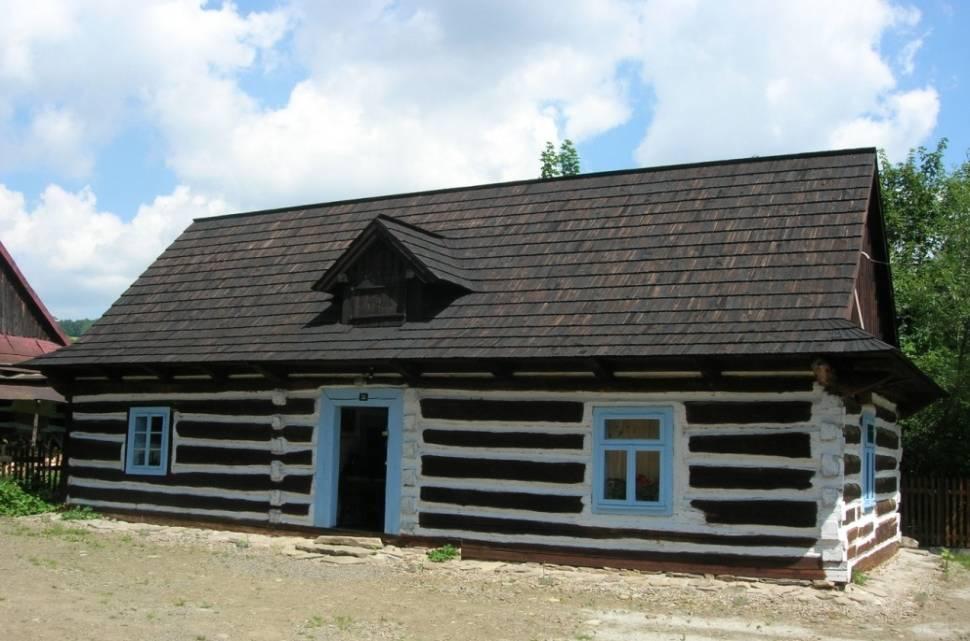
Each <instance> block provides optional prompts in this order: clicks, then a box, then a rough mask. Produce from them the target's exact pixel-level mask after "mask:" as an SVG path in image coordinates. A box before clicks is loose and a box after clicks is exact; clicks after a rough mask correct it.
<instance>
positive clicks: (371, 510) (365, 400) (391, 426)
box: [313, 387, 403, 534]
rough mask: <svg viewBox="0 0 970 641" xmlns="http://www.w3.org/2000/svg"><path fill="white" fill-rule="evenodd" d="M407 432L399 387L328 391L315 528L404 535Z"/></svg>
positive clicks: (322, 409)
mask: <svg viewBox="0 0 970 641" xmlns="http://www.w3.org/2000/svg"><path fill="white" fill-rule="evenodd" d="M402 428H403V394H402V391H401V390H400V389H393V388H367V387H356V388H341V389H330V390H324V392H323V397H322V398H321V402H320V430H319V439H318V442H317V448H318V450H317V466H316V474H315V483H314V508H313V511H314V519H313V523H314V525H316V526H317V527H327V528H333V527H339V528H346V529H357V530H376V531H383V532H385V533H387V534H397V533H398V532H399V531H400V512H401V451H402V443H401V439H402V434H401V431H402Z"/></svg>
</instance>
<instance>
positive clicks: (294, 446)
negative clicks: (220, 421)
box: [176, 434, 314, 454]
mask: <svg viewBox="0 0 970 641" xmlns="http://www.w3.org/2000/svg"><path fill="white" fill-rule="evenodd" d="M183 445H184V446H191V447H218V448H221V449H227V450H256V451H261V452H269V451H271V449H272V446H273V444H272V442H271V441H245V440H229V439H219V438H191V437H187V436H182V435H181V434H179V435H178V441H177V443H176V446H177V447H181V446H183ZM312 449H314V445H313V443H290V442H289V441H287V442H286V444H285V445H284V446H283V451H282V452H278V453H280V454H289V453H290V452H305V451H307V450H312Z"/></svg>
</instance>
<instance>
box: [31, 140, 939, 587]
mask: <svg viewBox="0 0 970 641" xmlns="http://www.w3.org/2000/svg"><path fill="white" fill-rule="evenodd" d="M877 172H878V167H877V160H876V153H875V150H873V149H852V150H843V151H832V152H824V153H806V154H797V155H788V156H774V157H755V158H747V159H740V160H729V161H721V162H705V163H698V164H686V165H676V166H667V167H658V168H647V169H635V170H630V171H616V172H607V173H596V174H586V175H580V176H575V177H565V178H560V179H552V180H527V181H518V182H506V183H500V184H490V185H482V186H476V187H470V188H461V189H443V190H436V191H427V192H421V193H410V194H403V195H394V196H387V197H379V198H362V199H356V200H346V201H340V202H331V203H326V204H317V205H308V206H300V207H287V208H283V209H274V210H268V211H258V212H250V213H242V214H234V215H228V216H221V217H212V218H203V219H199V220H196V221H195V222H193V223H192V224H191V225H190V226H189V227H188V228H187V229H186V230H185V231H184V232H183V233H182V235H181V236H179V237H178V238H177V239H176V240H175V241H174V242H173V243H172V245H171V246H170V247H169V248H168V249H166V250H165V252H164V253H163V254H162V255H161V256H160V257H159V258H158V259H157V260H155V262H154V263H152V264H151V266H150V267H149V268H148V269H147V270H146V271H145V272H144V273H143V274H142V275H141V276H140V277H139V278H138V279H137V281H136V282H135V283H134V284H133V285H132V286H131V287H130V288H129V289H128V290H127V291H126V292H125V293H124V294H123V295H122V296H121V297H120V298H119V299H118V301H117V302H116V303H115V304H114V305H113V306H112V307H111V308H110V310H109V311H108V312H107V313H106V314H105V315H104V317H103V318H102V319H101V320H99V321H98V322H97V323H96V324H95V325H94V326H93V327H92V328H91V329H90V330H89V331H88V332H87V333H86V334H85V335H84V336H83V337H82V339H81V340H79V341H78V342H77V343H75V344H74V345H72V346H70V347H68V348H66V349H62V350H59V351H57V352H54V353H52V354H49V355H45V356H43V357H41V358H39V359H37V360H35V361H34V362H33V364H34V365H35V366H37V367H39V368H40V369H41V370H42V371H43V372H44V373H45V374H46V375H47V376H48V377H49V378H50V379H51V380H52V381H53V382H54V385H55V387H56V388H57V389H58V390H60V391H61V392H62V393H63V394H65V395H66V396H68V397H70V399H71V402H72V416H71V423H70V440H69V445H68V457H69V474H70V479H69V486H68V493H69V500H70V501H71V502H72V503H76V504H80V505H88V506H91V507H93V508H96V509H98V510H102V511H106V512H114V513H119V514H127V515H140V516H141V517H146V516H155V517H164V518H169V519H176V518H177V519H182V520H185V519H189V520H191V521H193V522H196V521H197V522H222V523H232V524H235V526H237V527H251V526H260V527H265V528H270V529H285V528H302V529H314V530H330V529H339V530H352V531H370V532H379V533H383V535H385V536H387V537H394V538H396V539H398V540H404V541H408V540H417V541H442V540H447V541H457V542H460V543H461V545H462V549H463V555H464V556H465V557H466V558H469V557H470V558H479V559H508V560H518V559H528V560H533V561H547V562H555V563H572V564H577V565H593V566H612V567H626V568H635V569H651V570H677V571H686V572H706V573H718V574H731V575H740V576H759V577H778V578H794V579H820V580H825V579H827V580H830V581H836V582H845V581H848V580H849V579H850V577H851V572H852V571H853V569H858V568H866V567H870V566H871V565H873V564H875V563H877V562H879V561H881V560H882V559H885V558H887V557H888V556H890V555H891V554H892V553H893V551H894V550H895V549H896V546H897V545H898V542H899V539H900V532H899V517H898V512H897V510H898V507H899V460H900V455H901V449H900V429H899V426H898V424H897V420H898V419H899V417H904V416H906V415H908V414H910V413H913V412H915V411H918V410H919V409H920V408H922V407H924V406H925V405H927V404H928V403H930V402H932V401H933V400H935V399H936V398H937V397H939V396H940V395H941V391H940V389H939V388H938V387H937V386H936V384H935V383H934V382H933V381H932V380H930V379H929V378H928V377H927V376H926V375H924V374H923V373H922V372H920V371H919V370H918V369H917V368H916V367H915V366H914V365H913V364H912V363H911V362H910V361H909V360H908V359H907V358H906V357H905V356H904V355H903V354H902V353H901V352H900V351H899V349H898V346H897V340H896V329H895V320H894V309H893V296H892V285H891V278H890V269H889V264H888V252H887V245H886V234H885V230H884V227H883V218H882V214H881V209H880V207H881V205H880V194H879V180H878V173H877Z"/></svg>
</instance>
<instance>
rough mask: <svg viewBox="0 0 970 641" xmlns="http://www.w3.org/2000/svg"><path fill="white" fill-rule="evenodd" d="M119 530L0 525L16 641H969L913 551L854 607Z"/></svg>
mask: <svg viewBox="0 0 970 641" xmlns="http://www.w3.org/2000/svg"><path fill="white" fill-rule="evenodd" d="M307 543H308V540H307V539H304V538H297V537H270V536H265V535H255V534H240V533H234V532H225V531H218V530H203V529H190V528H178V527H164V526H157V525H148V524H134V523H125V522H121V521H111V520H102V519H98V520H93V521H84V522H71V523H67V522H62V521H59V520H58V519H57V518H56V517H51V516H44V517H30V518H21V519H9V518H0V576H2V577H3V580H2V581H0V639H3V640H4V641H7V640H9V641H21V640H24V641H34V640H37V641H46V640H51V641H54V640H57V641H62V640H71V639H73V640H77V641H81V640H84V641H88V640H91V641H94V640H98V641H101V640H104V641H115V640H117V641H142V640H145V641H168V640H172V641H216V640H218V641H226V640H232V641H235V640H242V641H249V640H252V641H264V640H266V641H275V640H280V641H282V640H300V641H311V640H324V639H326V640H336V641H339V640H343V639H361V640H371V639H388V640H395V641H404V640H413V641H434V640H439V639H440V640H442V641H444V640H449V641H451V640H455V639H460V640H461V641H485V640H489V641H492V640H504V639H508V640H519V641H531V640H535V641H539V640H563V639H566V640H593V639H595V640H603V641H609V640H616V641H659V640H665V641H666V640H668V639H670V640H678V641H707V640H715V639H716V640H719V641H742V640H744V641H749V640H754V641H773V640H776V639H777V640H780V639H786V640H788V639H806V640H807V639H819V640H821V639H825V640H834V641H848V640H852V641H856V640H862V639H880V640H882V639H914V640H923V639H926V640H930V639H934V640H935V639H942V640H946V641H950V640H953V641H970V572H967V571H966V570H963V569H961V568H954V569H953V570H951V572H950V573H949V574H948V575H944V573H943V572H942V571H941V569H940V563H939V559H938V558H936V557H934V556H931V555H929V554H928V553H925V552H921V551H912V550H905V551H903V552H902V553H900V554H899V555H897V557H896V558H895V559H893V560H892V561H891V562H890V563H888V564H886V565H884V566H883V567H882V568H880V569H878V570H876V571H874V572H873V573H872V574H871V575H870V577H869V580H868V581H867V582H866V584H865V585H864V586H856V585H851V586H849V587H848V588H847V589H846V590H845V591H839V590H826V589H816V588H812V587H806V586H804V585H781V584H776V583H766V582H757V581H724V580H717V579H715V578H714V577H710V576H708V577H699V576H671V575H662V574H646V573H638V572H627V571H617V570H590V569H577V568H567V567H561V566H543V565H538V564H505V563H495V562H476V561H449V562H445V563H431V562H430V561H428V560H427V558H426V556H425V551H424V550H421V549H416V548H404V549H401V548H395V547H385V548H384V549H383V550H382V551H380V552H379V553H377V554H375V555H373V556H368V557H365V558H361V559H357V558H343V559H341V560H338V561H334V560H333V559H329V558H326V557H321V556H319V555H316V554H312V553H308V552H303V551H300V550H298V549H297V546H298V545H299V546H305V545H306V544H307Z"/></svg>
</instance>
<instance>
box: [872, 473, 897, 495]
mask: <svg viewBox="0 0 970 641" xmlns="http://www.w3.org/2000/svg"><path fill="white" fill-rule="evenodd" d="M898 487H899V485H898V483H897V482H896V477H895V476H890V477H886V478H877V479H876V494H889V493H892V492H895V491H896V490H897V489H898Z"/></svg>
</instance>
